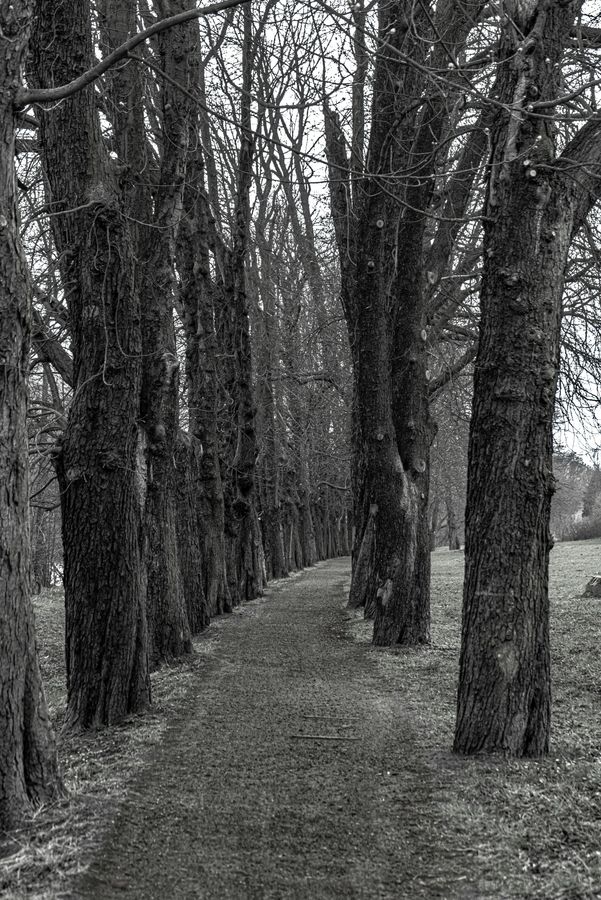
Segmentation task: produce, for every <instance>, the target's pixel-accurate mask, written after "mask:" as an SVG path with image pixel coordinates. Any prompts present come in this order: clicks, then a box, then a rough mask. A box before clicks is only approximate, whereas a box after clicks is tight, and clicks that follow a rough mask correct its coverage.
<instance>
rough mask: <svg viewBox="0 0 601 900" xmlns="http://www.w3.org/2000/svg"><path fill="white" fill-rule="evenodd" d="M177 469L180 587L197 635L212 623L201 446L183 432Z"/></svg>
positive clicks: (178, 444)
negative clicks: (205, 562) (205, 557)
mask: <svg viewBox="0 0 601 900" xmlns="http://www.w3.org/2000/svg"><path fill="white" fill-rule="evenodd" d="M176 468H177V478H176V492H177V517H176V526H177V542H178V561H179V571H180V579H181V587H182V590H183V593H184V598H185V602H186V610H187V616H188V623H189V625H190V630H191V632H192V634H198V633H199V632H201V631H202V630H203V629H205V628H206V627H207V626H208V624H209V620H210V617H209V609H208V604H207V600H206V596H205V584H204V578H203V567H202V565H201V562H202V555H203V542H202V534H203V529H202V526H201V522H200V517H201V515H202V512H201V506H200V505H199V502H198V500H199V497H200V496H201V495H202V477H203V469H202V446H201V444H200V441H199V440H198V439H197V438H195V437H192V436H191V435H187V434H184V433H183V432H181V431H180V433H179V435H178V441H177V453H176Z"/></svg>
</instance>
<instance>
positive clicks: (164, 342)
mask: <svg viewBox="0 0 601 900" xmlns="http://www.w3.org/2000/svg"><path fill="white" fill-rule="evenodd" d="M189 7H190V3H189V2H188V0H176V2H171V3H169V4H167V9H164V10H163V12H164V14H165V15H172V14H175V13H177V12H182V11H185V10H186V9H188V8H189ZM197 29H198V26H197V23H196V22H191V23H188V24H186V25H183V26H181V25H180V26H179V27H177V28H172V29H168V30H167V31H164V32H162V33H161V34H160V35H159V37H158V42H157V43H158V50H159V56H160V61H161V69H162V70H163V71H164V72H165V73H166V76H167V78H166V79H165V80H164V82H163V84H162V86H161V115H162V133H161V137H162V140H161V144H162V155H161V165H160V171H159V187H158V190H157V196H156V201H155V210H154V222H153V226H152V227H151V228H147V229H143V230H142V234H141V240H140V244H139V246H140V252H139V256H140V258H141V265H140V268H139V286H140V294H141V299H142V349H143V360H144V363H143V376H142V395H141V405H140V412H141V420H142V423H143V425H144V428H145V429H146V433H147V441H148V443H147V467H148V475H147V492H146V506H145V510H144V518H145V524H144V537H145V561H146V567H147V578H148V584H147V596H146V609H147V617H148V626H149V637H150V658H151V662H152V663H153V664H154V665H158V664H159V663H161V662H162V661H164V660H170V659H173V658H176V657H178V656H181V655H183V654H186V653H190V652H192V643H191V639H190V625H189V623H188V621H187V610H186V601H185V596H184V591H183V586H182V583H181V579H180V566H179V560H178V540H177V528H176V515H177V513H176V506H177V499H176V490H177V486H176V480H177V478H179V477H181V473H179V472H178V471H177V469H176V465H175V458H176V452H177V451H176V445H177V437H178V416H179V378H178V374H179V362H178V359H177V355H176V346H175V330H174V323H173V302H174V290H175V274H174V266H175V258H174V257H175V245H176V236H177V230H178V227H179V220H180V218H181V208H182V201H183V191H184V179H185V168H186V155H187V149H188V135H189V133H190V126H191V122H192V109H191V104H190V103H189V102H188V103H186V104H184V103H182V97H181V92H180V91H179V90H178V88H177V87H176V85H181V86H182V87H184V88H189V87H191V86H192V85H190V83H189V82H190V77H189V75H190V67H189V56H190V55H191V54H193V53H194V52H198V46H197V45H198V37H197V34H196V32H197ZM184 552H185V551H184ZM198 566H199V567H200V560H198Z"/></svg>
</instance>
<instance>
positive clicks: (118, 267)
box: [33, 2, 150, 728]
mask: <svg viewBox="0 0 601 900" xmlns="http://www.w3.org/2000/svg"><path fill="white" fill-rule="evenodd" d="M90 23H91V17H90V9H89V5H88V3H87V2H82V3H63V4H58V5H54V4H52V5H49V4H46V3H42V2H39V3H38V4H37V17H36V31H35V33H34V37H35V40H34V42H33V43H34V54H33V72H34V77H35V80H36V82H37V83H38V85H39V86H41V87H46V86H50V85H52V84H62V83H65V82H68V81H69V80H70V79H72V78H73V77H74V76H75V75H77V74H78V73H80V72H82V71H84V70H86V69H87V68H89V67H90V65H91V63H92V53H91V37H90ZM40 120H41V121H40V145H41V150H42V161H43V165H44V169H45V174H46V179H47V183H48V185H49V189H50V196H49V204H50V206H51V208H52V211H53V212H56V213H58V212H60V213H61V214H60V215H56V216H54V217H53V218H52V220H51V221H52V226H53V234H54V238H55V242H56V246H57V249H58V251H59V253H60V266H61V275H62V281H63V286H64V290H65V296H66V300H67V303H68V307H69V312H70V320H71V326H72V341H73V372H74V389H75V390H74V397H73V401H72V405H71V409H70V413H69V422H68V426H67V429H66V432H65V436H64V441H63V444H62V449H61V453H60V457H59V459H58V465H57V470H58V473H59V480H60V486H61V502H62V513H63V544H64V551H65V602H66V656H67V686H68V708H67V716H66V725H67V727H72V728H85V727H89V726H93V725H102V724H108V723H111V722H116V721H118V720H119V719H121V718H122V717H123V716H125V715H128V714H129V713H131V712H136V711H139V710H141V709H144V708H145V707H146V706H147V705H148V703H149V702H150V682H149V678H148V658H147V657H148V648H147V628H146V616H145V609H144V599H145V598H144V590H145V578H144V570H143V560H142V558H141V550H140V530H141V525H142V515H143V508H144V500H145V491H146V479H145V477H144V474H143V473H142V472H141V470H140V463H141V458H140V451H141V449H142V448H143V446H144V441H143V440H141V438H140V434H139V430H138V425H137V419H138V411H139V398H140V385H141V363H140V359H141V349H142V347H141V336H140V308H139V298H138V293H137V290H136V283H135V255H134V248H133V246H132V242H131V237H130V232H129V228H128V222H127V219H126V217H125V215H124V214H123V210H122V207H121V202H120V191H119V186H118V178H117V173H116V172H115V171H114V168H113V166H112V163H111V160H110V159H109V155H108V151H107V149H106V147H105V145H104V141H103V138H102V134H101V131H100V123H99V122H98V118H97V111H96V104H95V94H94V89H93V87H89V88H87V89H85V90H83V91H81V92H80V93H78V94H75V95H74V96H73V97H71V98H69V99H67V100H65V101H63V102H62V103H60V104H58V105H55V106H54V107H53V108H52V109H50V110H48V111H46V110H40ZM69 210H71V211H69Z"/></svg>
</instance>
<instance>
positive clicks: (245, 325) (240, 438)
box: [222, 6, 263, 603]
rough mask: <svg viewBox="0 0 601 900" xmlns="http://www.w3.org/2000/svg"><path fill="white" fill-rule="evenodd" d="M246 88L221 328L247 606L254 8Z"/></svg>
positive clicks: (253, 568)
mask: <svg viewBox="0 0 601 900" xmlns="http://www.w3.org/2000/svg"><path fill="white" fill-rule="evenodd" d="M243 21H244V41H243V60H242V72H243V86H242V96H241V117H240V126H241V134H240V152H239V155H238V167H237V185H236V203H235V215H234V222H233V233H232V246H231V248H230V249H229V250H228V252H227V257H226V265H225V278H224V284H223V293H222V301H223V309H224V316H223V320H222V324H223V326H224V328H225V339H226V343H225V346H226V347H227V349H228V351H229V353H230V354H232V359H233V373H234V378H233V382H232V384H231V399H232V412H233V422H234V423H235V426H234V427H235V434H233V435H232V436H233V437H234V440H233V441H230V448H231V451H232V452H231V455H230V460H229V462H230V478H229V485H228V487H229V492H228V494H229V496H228V501H229V502H228V510H227V511H228V514H229V522H228V523H227V525H228V531H227V533H226V546H228V545H229V549H228V563H229V568H228V577H229V582H230V589H231V592H232V598H233V600H234V602H239V603H241V602H245V601H246V600H252V599H254V598H255V597H257V596H259V594H261V593H262V590H263V565H262V561H261V557H262V544H261V533H260V527H259V520H258V515H257V510H256V504H255V460H256V457H257V438H256V428H255V401H254V392H253V364H252V353H251V345H250V326H249V314H248V298H247V292H246V258H247V253H248V240H249V227H250V200H249V196H250V186H251V174H252V159H253V150H254V140H253V135H252V130H251V105H250V104H251V86H252V63H253V60H252V57H253V52H252V48H253V39H252V18H251V10H250V7H248V6H245V7H244V9H243Z"/></svg>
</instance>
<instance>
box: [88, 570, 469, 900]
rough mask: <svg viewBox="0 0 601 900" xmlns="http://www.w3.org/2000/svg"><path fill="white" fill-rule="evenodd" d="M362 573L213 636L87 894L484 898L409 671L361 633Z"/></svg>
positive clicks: (313, 573) (300, 585)
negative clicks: (410, 698) (460, 864)
mask: <svg viewBox="0 0 601 900" xmlns="http://www.w3.org/2000/svg"><path fill="white" fill-rule="evenodd" d="M348 578H349V561H348V560H335V561H331V562H327V563H320V564H319V565H318V566H316V567H315V568H314V569H311V570H309V571H307V572H304V573H302V574H301V575H299V576H295V577H293V578H290V579H288V580H285V581H281V582H279V583H277V584H276V585H274V586H272V587H270V589H269V591H268V592H267V594H266V596H265V597H264V598H260V599H259V600H256V601H253V602H252V603H250V604H248V605H246V606H245V607H243V608H242V609H241V610H238V611H237V612H236V613H234V614H233V615H231V616H228V617H226V618H224V619H223V620H220V622H219V623H217V625H216V626H211V628H210V629H209V630H208V632H207V633H206V635H205V636H204V637H202V638H201V641H200V642H199V652H200V653H201V654H204V655H205V657H206V660H205V661H206V667H202V668H201V669H200V675H199V678H198V683H197V684H196V685H195V687H194V690H193V692H192V696H190V697H189V698H188V700H187V702H186V704H185V708H184V709H182V712H181V715H180V716H179V718H178V720H177V721H175V722H174V724H173V725H172V726H171V727H170V728H169V730H168V731H167V733H166V736H165V739H164V740H163V742H162V743H161V745H160V746H159V747H158V748H157V749H156V751H155V752H154V753H153V755H152V757H151V761H150V764H149V765H148V766H147V767H145V768H144V770H143V771H141V772H140V774H139V776H138V777H137V779H136V780H135V782H134V783H133V784H132V785H131V789H130V790H129V791H128V796H127V798H126V799H125V800H124V803H123V805H122V807H121V809H120V812H119V814H118V816H117V818H116V820H115V822H114V825H113V827H112V830H111V832H110V833H109V835H108V838H107V840H106V842H105V844H104V846H103V848H102V851H101V852H100V853H99V854H97V856H96V858H95V860H94V861H93V863H92V865H91V867H90V869H89V870H88V871H87V873H86V874H85V875H84V876H82V878H81V880H80V883H79V885H78V886H77V888H76V889H75V892H74V893H73V895H72V896H73V897H76V898H82V900H85V898H93V900H112V898H116V897H119V898H128V897H131V898H140V900H142V898H143V900H155V898H156V900H180V898H181V900H183V898H186V900H188V898H189V900H193V898H210V900H213V898H214V900H228V898H232V900H233V898H235V900H247V898H252V900H254V898H257V900H259V898H261V900H262V898H283V900H289V898H290V900H296V898H299V900H300V898H312V900H315V898H330V897H343V898H370V900H371V898H397V900H398V898H400V900H404V898H407V900H409V898H411V900H414V898H444V900H450V898H480V897H482V896H484V895H485V892H483V891H482V890H481V889H478V885H477V883H474V884H470V877H469V872H470V869H469V862H468V860H467V859H466V860H465V866H466V869H465V870H464V871H466V872H467V873H468V874H467V875H460V877H459V878H458V879H457V861H458V859H459V858H460V857H461V853H462V852H463V853H465V848H461V847H458V846H454V844H455V841H456V840H457V838H456V837H455V835H454V834H453V833H452V831H451V833H449V831H448V829H447V826H446V820H445V810H444V784H441V783H440V777H437V770H436V764H435V760H433V759H432V757H430V759H429V761H428V759H427V758H426V759H425V758H424V754H422V753H420V752H419V741H416V729H417V728H418V727H419V718H418V717H416V713H415V708H412V706H411V704H410V703H409V704H407V703H406V702H405V701H406V691H404V688H403V684H402V676H401V674H400V671H399V672H398V673H397V669H396V668H395V666H394V665H386V666H382V665H381V664H380V660H381V658H382V653H386V651H377V650H376V649H375V648H372V647H370V646H369V645H368V644H366V643H365V642H360V641H357V640H356V639H354V638H353V628H352V625H353V621H354V622H356V619H355V617H354V616H353V615H352V614H351V613H349V611H348V610H346V609H345V608H344V601H345V588H346V586H347V585H348ZM389 659H390V657H389ZM464 859H465V857H464ZM451 872H453V873H454V875H451V874H450V873H451ZM480 888H482V885H481V886H480Z"/></svg>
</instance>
